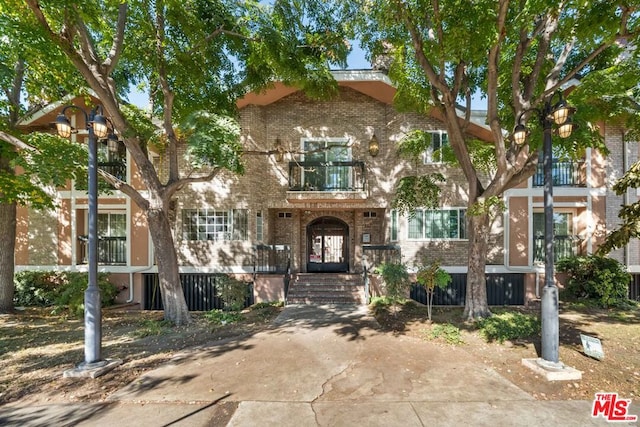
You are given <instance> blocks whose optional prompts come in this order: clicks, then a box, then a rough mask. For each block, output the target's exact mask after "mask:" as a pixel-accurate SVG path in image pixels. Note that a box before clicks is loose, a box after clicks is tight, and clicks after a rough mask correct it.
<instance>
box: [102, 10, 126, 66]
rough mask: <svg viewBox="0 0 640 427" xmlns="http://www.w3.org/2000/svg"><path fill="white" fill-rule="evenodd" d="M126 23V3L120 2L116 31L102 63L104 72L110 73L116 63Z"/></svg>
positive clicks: (121, 49)
mask: <svg viewBox="0 0 640 427" xmlns="http://www.w3.org/2000/svg"><path fill="white" fill-rule="evenodd" d="M126 23H127V3H126V2H122V3H120V6H118V23H117V24H116V32H115V36H114V37H113V45H112V46H111V50H110V51H109V54H108V55H107V58H106V59H105V61H104V63H103V64H102V65H103V67H104V72H105V74H107V75H111V73H112V72H113V70H114V68H115V67H116V65H117V64H118V60H119V59H120V55H121V54H122V51H123V50H124V30H125V25H126Z"/></svg>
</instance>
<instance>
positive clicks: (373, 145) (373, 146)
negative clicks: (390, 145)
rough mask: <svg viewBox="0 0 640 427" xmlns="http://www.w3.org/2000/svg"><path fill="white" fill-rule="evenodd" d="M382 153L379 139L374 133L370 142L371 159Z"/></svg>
mask: <svg viewBox="0 0 640 427" xmlns="http://www.w3.org/2000/svg"><path fill="white" fill-rule="evenodd" d="M378 153H380V143H379V142H378V137H376V134H375V133H374V134H373V136H372V137H371V139H370V140H369V154H370V155H371V157H375V156H377V155H378Z"/></svg>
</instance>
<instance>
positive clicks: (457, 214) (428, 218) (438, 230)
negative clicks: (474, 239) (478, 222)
mask: <svg viewBox="0 0 640 427" xmlns="http://www.w3.org/2000/svg"><path fill="white" fill-rule="evenodd" d="M408 223H409V236H408V237H409V239H414V240H418V239H466V238H467V231H466V209H461V208H445V209H417V210H416V211H415V214H414V215H413V216H412V217H410V218H409V221H408Z"/></svg>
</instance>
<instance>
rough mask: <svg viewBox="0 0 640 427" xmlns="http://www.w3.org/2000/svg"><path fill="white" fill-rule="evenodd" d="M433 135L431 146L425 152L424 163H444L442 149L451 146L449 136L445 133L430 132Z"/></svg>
mask: <svg viewBox="0 0 640 427" xmlns="http://www.w3.org/2000/svg"><path fill="white" fill-rule="evenodd" d="M428 134H431V145H430V146H429V148H427V150H426V151H425V152H424V163H425V164H429V163H442V162H443V156H442V148H443V147H446V146H448V145H449V135H447V133H446V132H445V131H434V132H428Z"/></svg>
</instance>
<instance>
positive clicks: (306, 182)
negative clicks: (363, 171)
mask: <svg viewBox="0 0 640 427" xmlns="http://www.w3.org/2000/svg"><path fill="white" fill-rule="evenodd" d="M302 150H303V151H304V153H305V154H304V162H306V163H307V165H308V167H305V169H304V171H303V172H304V173H303V188H305V189H307V190H316V191H326V190H345V189H348V188H351V186H352V176H351V175H352V174H351V171H352V168H351V167H350V166H348V165H343V164H340V162H349V161H351V147H349V141H348V140H346V139H333V138H329V139H308V140H303V141H302ZM336 163H338V164H336Z"/></svg>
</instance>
